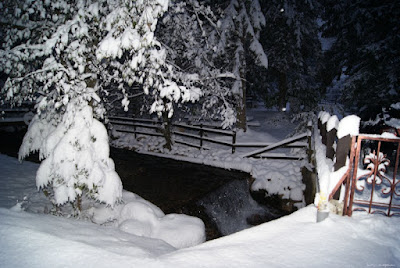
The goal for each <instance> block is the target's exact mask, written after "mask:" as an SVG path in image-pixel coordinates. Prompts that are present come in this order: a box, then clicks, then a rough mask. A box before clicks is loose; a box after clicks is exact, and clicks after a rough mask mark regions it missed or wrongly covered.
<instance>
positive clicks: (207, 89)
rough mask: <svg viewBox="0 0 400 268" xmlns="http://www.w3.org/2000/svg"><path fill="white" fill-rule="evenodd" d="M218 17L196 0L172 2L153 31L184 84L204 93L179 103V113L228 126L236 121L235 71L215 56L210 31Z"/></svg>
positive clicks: (216, 28)
mask: <svg viewBox="0 0 400 268" xmlns="http://www.w3.org/2000/svg"><path fill="white" fill-rule="evenodd" d="M218 18H219V14H218V12H217V13H215V12H213V11H212V10H211V8H210V6H206V5H204V4H203V3H201V2H198V1H197V0H189V1H178V2H174V3H173V4H172V5H171V6H170V8H169V12H168V13H167V14H166V15H165V17H164V18H163V20H162V22H161V23H159V28H158V30H157V31H156V34H157V37H158V38H159V40H160V42H161V43H162V44H163V46H164V47H165V48H166V49H167V51H168V56H167V61H168V62H171V64H173V65H174V66H176V67H177V73H178V74H179V75H180V76H181V77H182V78H183V80H185V81H187V82H189V84H188V85H187V86H192V85H191V84H190V83H194V84H195V85H196V86H198V87H199V88H200V89H201V91H202V93H203V95H202V98H201V99H200V100H199V101H198V102H196V103H195V104H193V105H190V106H188V105H185V106H182V105H178V108H179V109H180V110H181V111H182V113H181V114H182V116H187V115H188V113H189V114H191V115H192V116H193V117H196V118H197V119H206V120H207V119H213V120H215V119H217V120H220V121H221V126H222V127H223V128H228V127H231V126H232V125H233V124H234V123H235V122H236V118H235V112H234V102H233V101H232V92H231V91H230V87H231V85H232V81H233V78H234V75H233V74H232V73H231V72H229V71H228V70H226V69H227V68H225V69H224V68H223V67H224V66H220V65H219V64H218V62H217V60H216V59H215V57H214V47H215V45H216V44H215V42H216V41H218V40H216V39H215V38H213V37H215V36H213V35H212V33H216V32H217V33H219V28H218ZM217 36H219V35H218V34H217ZM185 77H189V78H191V79H187V78H186V79H185ZM187 82H186V83H187Z"/></svg>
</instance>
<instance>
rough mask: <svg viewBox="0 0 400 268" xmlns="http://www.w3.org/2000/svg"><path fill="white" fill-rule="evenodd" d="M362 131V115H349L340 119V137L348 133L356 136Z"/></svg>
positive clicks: (338, 134) (338, 133)
mask: <svg viewBox="0 0 400 268" xmlns="http://www.w3.org/2000/svg"><path fill="white" fill-rule="evenodd" d="M359 131H360V117H358V116H356V115H349V116H346V117H345V118H343V119H342V120H340V122H339V127H338V132H337V136H338V138H339V139H341V138H343V137H344V136H346V135H350V136H356V135H358V133H359Z"/></svg>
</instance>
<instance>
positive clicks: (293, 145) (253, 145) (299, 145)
mask: <svg viewBox="0 0 400 268" xmlns="http://www.w3.org/2000/svg"><path fill="white" fill-rule="evenodd" d="M273 144H275V143H273V142H260V143H256V142H254V143H252V142H241V143H236V144H235V147H238V148H264V147H267V146H270V145H273ZM285 147H290V148H303V147H308V143H307V142H293V143H290V144H287V145H285Z"/></svg>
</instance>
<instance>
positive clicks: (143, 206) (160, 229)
mask: <svg viewBox="0 0 400 268" xmlns="http://www.w3.org/2000/svg"><path fill="white" fill-rule="evenodd" d="M123 200H124V203H123V204H119V205H117V206H116V207H115V209H112V208H109V207H104V206H102V207H100V208H94V209H93V210H92V213H93V214H92V220H93V222H95V223H97V224H106V223H109V222H112V224H113V225H114V226H116V227H118V228H119V229H120V230H121V231H124V232H126V233H130V234H133V235H137V236H143V237H150V238H155V239H161V240H163V241H165V242H167V243H168V244H170V245H172V246H173V247H175V248H185V247H191V246H195V245H198V244H201V243H203V242H204V241H205V239H206V235H205V226H204V223H203V222H202V221H201V220H200V219H198V218H195V217H191V216H187V215H183V214H168V215H165V214H164V213H163V212H162V211H161V209H159V208H158V207H157V206H155V205H154V204H152V203H150V202H149V201H147V200H144V199H143V198H141V197H140V196H138V195H136V194H133V193H130V192H127V191H124V192H123Z"/></svg>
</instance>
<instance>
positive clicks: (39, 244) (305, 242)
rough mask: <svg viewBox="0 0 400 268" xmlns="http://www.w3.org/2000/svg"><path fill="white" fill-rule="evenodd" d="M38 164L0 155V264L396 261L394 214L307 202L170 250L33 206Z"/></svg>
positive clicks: (38, 199) (399, 247) (399, 251)
mask: <svg viewBox="0 0 400 268" xmlns="http://www.w3.org/2000/svg"><path fill="white" fill-rule="evenodd" d="M37 168H38V165H37V164H32V163H29V162H24V163H23V164H19V163H18V162H17V160H16V159H13V158H10V157H7V156H4V155H0V170H1V173H0V183H1V184H0V185H1V188H0V207H1V208H0V236H1V241H0V264H1V266H2V267H134V266H137V267H321V266H324V267H344V266H346V267H366V266H375V267H377V266H382V265H386V266H387V265H389V266H393V267H394V266H395V265H398V264H399V263H400V242H399V241H398V234H399V232H400V224H399V223H400V221H399V218H395V217H393V218H387V217H383V216H379V215H366V214H355V215H354V216H353V217H352V218H349V217H341V216H337V215H330V217H329V218H328V219H326V220H325V221H323V222H321V223H316V208H315V207H314V206H313V205H311V206H308V207H306V208H303V209H300V210H299V211H298V212H295V213H293V214H291V215H289V216H286V217H283V218H280V219H278V220H275V221H272V222H269V223H265V224H262V225H260V226H257V227H253V228H250V229H247V230H244V231H241V232H238V233H235V234H233V235H230V236H226V237H223V238H220V239H216V240H213V241H209V242H206V243H203V244H201V245H198V246H194V247H190V248H186V249H181V250H176V249H175V248H174V247H172V246H171V245H169V244H168V243H166V242H165V241H163V240H161V239H163V238H161V239H155V238H146V237H143V236H140V235H139V234H131V233H127V232H124V230H123V228H117V227H116V226H114V225H112V224H111V225H108V224H105V225H99V224H95V223H92V222H90V221H84V220H78V219H76V218H63V217H57V216H53V215H49V214H43V213H40V209H39V208H40V207H41V206H42V207H41V211H42V212H43V205H45V203H46V202H48V201H47V200H46V199H45V198H44V197H43V195H42V193H38V192H37V191H36V187H35V185H34V177H35V172H36V170H37ZM125 194H127V195H131V194H130V193H125ZM132 195H133V194H132ZM24 197H25V201H23V202H21V200H24ZM135 198H139V197H137V196H136V197H135ZM17 200H19V203H18V204H17ZM143 202H145V201H143ZM16 204H17V205H16ZM10 208H11V209H10ZM21 208H22V209H21ZM23 209H26V210H27V211H30V212H26V211H22V210H23ZM35 211H36V213H34V212H35ZM138 211H139V212H140V211H141V210H138ZM140 213H141V212H140ZM140 213H139V214H140ZM111 214H112V213H110V214H107V213H105V215H111ZM132 223H133V222H132ZM179 225H180V226H184V225H185V224H184V223H179V224H177V225H166V227H167V228H165V229H164V231H165V233H166V234H167V233H168V232H169V231H172V232H174V230H176V229H177V228H179ZM167 229H169V230H167ZM174 235H175V236H180V235H181V234H178V235H176V233H175V234H174Z"/></svg>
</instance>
